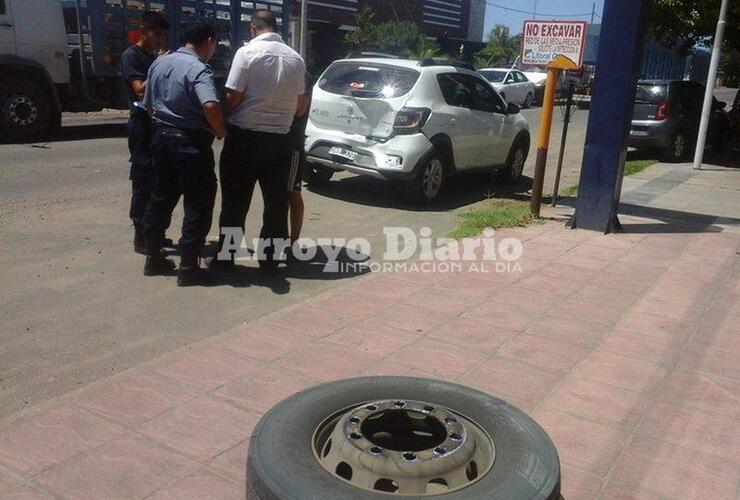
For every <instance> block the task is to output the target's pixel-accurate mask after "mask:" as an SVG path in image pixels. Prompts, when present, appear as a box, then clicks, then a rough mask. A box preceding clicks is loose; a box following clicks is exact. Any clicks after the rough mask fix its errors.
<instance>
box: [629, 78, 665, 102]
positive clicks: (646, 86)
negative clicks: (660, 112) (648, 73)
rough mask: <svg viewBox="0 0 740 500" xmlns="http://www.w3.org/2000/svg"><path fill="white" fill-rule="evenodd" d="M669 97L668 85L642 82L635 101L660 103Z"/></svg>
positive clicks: (638, 86) (638, 87)
mask: <svg viewBox="0 0 740 500" xmlns="http://www.w3.org/2000/svg"><path fill="white" fill-rule="evenodd" d="M666 99H668V85H665V84H653V83H640V84H638V85H637V92H636V93H635V103H638V104H658V103H660V102H661V101H665V100H666Z"/></svg>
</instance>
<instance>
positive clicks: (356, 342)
mask: <svg viewBox="0 0 740 500" xmlns="http://www.w3.org/2000/svg"><path fill="white" fill-rule="evenodd" d="M418 338H419V336H418V335H417V334H416V332H409V331H406V330H399V329H397V328H392V327H390V326H387V325H384V324H383V323H381V322H379V321H376V320H368V321H361V322H358V323H353V324H351V325H349V326H347V327H345V328H342V329H341V330H339V331H337V332H334V333H332V334H331V335H329V336H328V337H326V338H325V339H324V340H325V341H326V342H331V343H332V344H337V345H340V346H344V347H349V348H351V349H354V350H356V351H360V352H366V353H368V354H372V355H375V356H387V355H389V354H391V353H392V352H394V351H397V350H399V349H401V348H403V347H406V346H407V345H409V344H411V343H413V342H415V341H416V340H418Z"/></svg>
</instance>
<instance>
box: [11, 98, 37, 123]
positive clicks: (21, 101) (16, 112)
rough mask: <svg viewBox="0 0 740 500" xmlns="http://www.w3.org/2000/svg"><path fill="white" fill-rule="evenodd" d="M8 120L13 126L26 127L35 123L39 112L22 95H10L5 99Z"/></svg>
mask: <svg viewBox="0 0 740 500" xmlns="http://www.w3.org/2000/svg"><path fill="white" fill-rule="evenodd" d="M5 107H6V110H7V115H8V118H9V119H10V122H11V123H12V124H13V125H16V126H19V127H26V126H28V125H30V124H32V123H33V122H35V121H36V118H37V117H38V115H39V110H38V108H37V107H36V104H35V103H34V102H33V101H32V100H31V99H29V98H28V97H27V96H24V95H11V96H9V97H8V98H7V99H6V105H5Z"/></svg>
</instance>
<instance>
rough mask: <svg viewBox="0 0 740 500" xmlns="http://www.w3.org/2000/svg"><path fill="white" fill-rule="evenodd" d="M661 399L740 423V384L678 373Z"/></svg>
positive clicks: (697, 374)
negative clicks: (733, 419)
mask: <svg viewBox="0 0 740 500" xmlns="http://www.w3.org/2000/svg"><path fill="white" fill-rule="evenodd" d="M659 399H660V400H661V401H665V402H671V401H681V402H682V403H683V404H685V405H687V406H693V407H696V408H698V409H700V410H703V411H705V412H709V413H718V414H720V415H725V416H727V417H733V418H737V419H740V382H738V381H735V380H728V379H723V378H720V377H716V376H714V375H710V374H707V373H701V372H685V371H681V370H676V371H675V372H674V373H672V374H671V376H670V378H669V379H668V383H667V385H666V387H665V389H664V390H663V391H662V392H661V394H660V396H659Z"/></svg>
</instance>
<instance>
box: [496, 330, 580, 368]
mask: <svg viewBox="0 0 740 500" xmlns="http://www.w3.org/2000/svg"><path fill="white" fill-rule="evenodd" d="M588 353H589V349H587V348H585V347H580V346H577V345H574V344H565V343H563V342H557V341H554V340H549V339H546V338H543V337H538V336H535V335H528V334H524V335H520V336H518V337H515V338H514V339H512V340H511V341H510V342H507V343H506V345H504V346H503V347H502V348H501V349H499V351H498V353H497V354H498V356H501V357H504V358H512V359H516V360H518V361H521V362H523V363H527V364H529V365H532V366H536V367H538V368H542V369H543V370H547V371H552V372H554V373H560V374H564V373H567V372H569V371H570V370H572V369H573V367H574V366H576V364H578V362H579V361H581V360H582V359H583V358H584V357H586V355H587V354H588Z"/></svg>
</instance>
